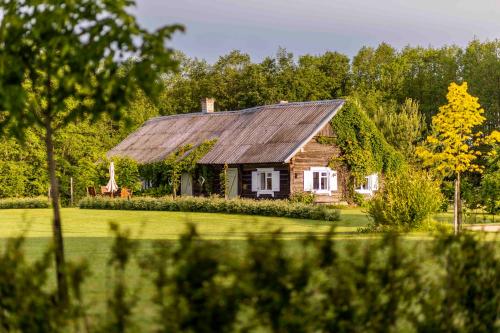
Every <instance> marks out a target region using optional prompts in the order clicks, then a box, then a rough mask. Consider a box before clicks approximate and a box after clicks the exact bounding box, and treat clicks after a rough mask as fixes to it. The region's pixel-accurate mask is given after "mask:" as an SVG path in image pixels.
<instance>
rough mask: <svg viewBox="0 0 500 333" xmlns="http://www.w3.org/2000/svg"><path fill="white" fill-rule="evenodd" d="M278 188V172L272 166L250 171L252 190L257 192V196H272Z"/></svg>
mask: <svg viewBox="0 0 500 333" xmlns="http://www.w3.org/2000/svg"><path fill="white" fill-rule="evenodd" d="M279 190H280V172H279V171H276V170H274V169H273V168H258V169H257V171H253V172H252V192H257V197H259V196H261V195H271V196H272V197H274V195H275V193H276V192H279Z"/></svg>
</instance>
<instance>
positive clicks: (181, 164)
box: [139, 139, 217, 195]
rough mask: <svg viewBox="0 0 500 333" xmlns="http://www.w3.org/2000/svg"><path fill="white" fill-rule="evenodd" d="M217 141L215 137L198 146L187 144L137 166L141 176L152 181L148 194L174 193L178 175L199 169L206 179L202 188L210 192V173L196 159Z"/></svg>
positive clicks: (178, 179) (191, 172) (178, 178)
mask: <svg viewBox="0 0 500 333" xmlns="http://www.w3.org/2000/svg"><path fill="white" fill-rule="evenodd" d="M216 142H217V139H212V140H207V141H204V142H203V143H201V144H199V145H198V146H194V145H192V144H187V145H184V146H182V147H179V148H178V149H176V150H175V151H174V152H172V153H170V154H169V155H168V156H167V157H166V158H165V159H164V160H162V161H159V162H155V163H150V164H144V165H140V166H139V173H140V176H141V178H143V179H145V180H149V181H151V182H152V185H153V189H152V190H151V191H150V192H152V193H150V194H158V195H162V194H171V193H175V192H176V191H177V190H178V188H179V186H180V177H181V175H182V174H183V173H189V174H191V175H194V174H195V172H196V171H199V173H200V175H201V176H203V178H204V179H205V180H206V181H205V182H204V183H203V185H202V186H203V188H204V190H205V191H206V192H211V188H210V185H211V184H210V182H209V180H210V179H212V175H210V174H208V172H209V170H207V169H206V168H205V167H204V166H200V165H197V163H198V161H199V160H200V159H201V158H202V157H203V156H205V155H206V154H207V153H208V152H209V151H210V150H212V148H213V146H214V145H215V143H216Z"/></svg>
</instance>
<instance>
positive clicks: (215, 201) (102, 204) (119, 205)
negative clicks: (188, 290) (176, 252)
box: [79, 197, 340, 221]
mask: <svg viewBox="0 0 500 333" xmlns="http://www.w3.org/2000/svg"><path fill="white" fill-rule="evenodd" d="M79 206H80V208H84V209H115V210H156V211H171V212H179V211H180V212H205V213H229V214H246V215H262V216H277V217H290V218H298V219H312V220H324V221H338V220H339V219H340V213H339V212H338V210H336V209H331V208H328V207H326V206H321V205H310V204H304V203H295V202H290V201H287V200H252V199H231V200H225V199H222V198H217V197H208V198H204V197H178V198H176V199H173V198H171V197H164V198H148V197H138V198H132V199H130V200H127V199H111V198H103V197H96V198H85V199H83V200H81V201H80V203H79Z"/></svg>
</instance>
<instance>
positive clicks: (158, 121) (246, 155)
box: [108, 100, 344, 164]
mask: <svg viewBox="0 0 500 333" xmlns="http://www.w3.org/2000/svg"><path fill="white" fill-rule="evenodd" d="M343 104H344V101H343V100H327V101H317V102H300V103H286V104H275V105H266V106H259V107H255V108H251V109H245V110H240V111H226V112H214V113H201V112H199V113H189V114H182V115H174V116H164V117H157V118H153V119H150V120H148V121H147V122H145V123H144V125H142V126H141V127H140V128H139V129H138V130H137V131H135V132H134V133H132V134H130V135H129V136H128V137H127V138H126V139H125V140H123V141H122V142H121V143H120V144H118V145H117V146H116V147H114V148H113V149H112V150H110V151H109V152H108V157H112V156H127V157H130V158H132V159H134V160H136V161H137V162H139V163H144V164H145V163H151V162H156V161H161V160H163V159H164V158H165V157H166V156H167V155H169V154H170V153H172V152H173V151H175V150H176V149H177V148H179V147H182V146H184V145H186V144H193V145H199V144H201V143H202V142H203V141H206V140H210V139H214V138H217V139H218V140H217V143H216V144H215V146H214V147H213V149H212V150H211V151H210V152H209V153H208V154H206V155H205V156H204V157H203V158H202V159H201V160H200V161H199V163H200V164H224V163H228V164H243V163H273V162H279V163H281V162H288V161H289V160H290V158H291V157H293V156H294V155H295V153H297V151H298V150H299V149H300V148H301V147H302V146H303V145H305V144H306V143H307V142H308V141H309V140H310V139H311V138H312V137H313V136H314V135H315V134H316V133H317V132H318V131H319V130H321V129H322V128H323V127H324V126H325V125H326V124H327V123H328V122H329V121H330V120H331V119H332V118H333V116H334V115H335V113H336V112H337V111H338V110H339V109H340V108H341V107H342V105H343Z"/></svg>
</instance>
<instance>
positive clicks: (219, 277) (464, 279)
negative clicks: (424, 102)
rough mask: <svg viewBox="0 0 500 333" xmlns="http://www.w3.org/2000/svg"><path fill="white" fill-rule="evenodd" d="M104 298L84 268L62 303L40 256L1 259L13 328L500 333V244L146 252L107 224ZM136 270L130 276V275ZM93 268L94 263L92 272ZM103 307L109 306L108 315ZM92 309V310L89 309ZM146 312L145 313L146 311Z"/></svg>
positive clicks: (318, 241) (251, 242)
mask: <svg viewBox="0 0 500 333" xmlns="http://www.w3.org/2000/svg"><path fill="white" fill-rule="evenodd" d="M114 229H115V232H116V238H115V241H114V244H113V246H112V248H111V253H110V258H109V261H108V262H107V265H108V266H107V268H104V267H102V268H97V269H105V271H106V272H108V273H107V274H106V276H107V277H108V281H107V283H106V286H107V288H109V289H110V291H109V292H107V293H106V296H107V299H106V300H105V304H104V300H95V299H93V297H94V295H95V292H94V291H93V290H92V292H87V291H88V290H89V288H92V284H86V283H85V282H86V281H87V278H88V277H89V275H90V274H91V273H92V272H91V270H90V267H92V266H89V265H86V264H72V265H69V269H68V273H69V279H70V282H71V283H70V286H71V299H70V303H69V305H68V306H67V307H65V308H64V309H61V308H59V307H58V306H57V305H56V304H54V302H53V301H52V299H53V297H54V294H55V293H54V291H53V289H52V287H50V279H49V274H50V256H51V255H52V253H51V252H50V251H48V252H47V253H45V255H41V256H40V257H41V258H40V259H38V260H36V261H34V262H33V261H32V260H28V259H27V258H26V256H25V253H24V248H23V242H22V240H18V239H11V240H9V241H8V243H7V246H6V248H5V250H2V251H1V252H0V268H1V269H0V295H1V297H0V308H2V311H1V312H0V327H1V328H2V330H3V331H9V332H498V330H499V329H500V326H499V325H500V312H499V308H498V304H499V302H500V286H499V284H498V280H499V279H500V260H499V257H498V245H497V242H488V241H485V240H484V239H479V238H477V237H474V236H472V235H470V234H463V235H460V236H459V237H454V236H451V235H446V234H442V235H440V236H439V237H437V239H436V240H435V241H429V242H415V243H412V242H411V241H409V240H408V239H403V238H401V236H397V235H395V234H390V233H388V234H386V235H384V237H382V238H379V239H373V240H368V241H366V242H365V243H362V242H361V243H360V242H349V241H347V242H346V241H345V240H344V241H342V240H338V239H336V238H332V237H331V236H332V235H328V236H326V237H324V238H323V237H322V238H317V237H314V236H307V237H304V238H303V239H297V240H294V241H290V240H283V239H282V238H281V237H282V236H283V235H281V234H280V233H279V232H276V233H272V234H269V237H262V235H261V234H259V235H258V236H256V237H254V236H249V238H248V239H247V240H246V241H241V243H243V244H242V246H239V245H237V246H236V247H234V250H232V251H228V249H233V247H232V246H235V244H234V243H230V242H229V241H228V242H223V241H220V240H217V241H215V242H212V241H208V240H204V239H202V238H201V237H200V236H199V235H198V234H197V232H196V230H195V229H194V227H192V228H190V230H189V232H187V233H185V234H184V235H183V236H182V237H181V238H180V239H179V240H178V241H173V242H158V243H155V244H154V246H153V247H152V249H151V247H149V246H148V248H147V249H144V248H139V246H140V244H139V243H138V242H137V241H134V240H132V239H130V238H128V234H127V233H126V232H123V231H119V230H118V229H117V227H116V226H115V227H114ZM136 267H139V269H138V271H139V272H137V273H136V274H134V275H132V274H131V272H132V271H133V270H134V269H135V268H136ZM94 268H95V265H94ZM104 307H106V310H104ZM96 309H99V310H96ZM145 309H146V310H145Z"/></svg>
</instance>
